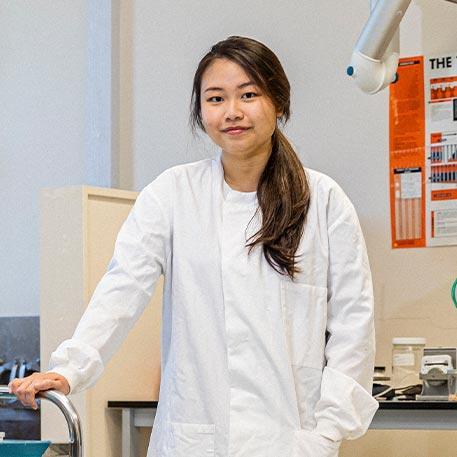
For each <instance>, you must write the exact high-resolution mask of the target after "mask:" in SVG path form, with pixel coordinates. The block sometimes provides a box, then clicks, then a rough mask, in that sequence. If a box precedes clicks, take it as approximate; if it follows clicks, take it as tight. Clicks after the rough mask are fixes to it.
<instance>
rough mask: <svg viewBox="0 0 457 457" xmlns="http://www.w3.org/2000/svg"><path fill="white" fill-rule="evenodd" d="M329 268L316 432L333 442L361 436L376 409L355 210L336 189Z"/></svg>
mask: <svg viewBox="0 0 457 457" xmlns="http://www.w3.org/2000/svg"><path fill="white" fill-rule="evenodd" d="M327 221H328V243H329V266H328V284H327V288H328V292H327V301H328V304H327V332H328V339H327V343H326V347H325V358H326V366H325V367H324V371H323V375H322V383H321V396H320V399H319V401H318V403H317V405H316V412H315V418H316V429H315V430H314V432H316V433H317V434H319V435H321V436H323V437H326V438H328V439H330V440H332V441H340V440H342V439H355V438H358V437H360V436H361V435H363V434H364V433H365V432H366V430H367V428H368V426H369V425H370V422H371V420H372V418H373V416H374V414H375V412H376V410H377V408H378V402H377V401H376V400H375V399H373V397H372V394H371V390H372V378H373V368H374V353H375V333H374V315H373V314H374V309H373V288H372V280H371V272H370V266H369V263H368V256H367V252H366V246H365V241H364V238H363V234H362V230H361V227H360V224H359V220H358V218H357V214H356V212H355V209H354V207H353V205H352V203H351V202H350V200H349V199H348V197H347V196H346V195H345V194H344V192H343V191H342V190H341V188H340V187H339V186H337V185H335V186H334V187H333V188H332V190H331V192H330V196H329V200H328V207H327Z"/></svg>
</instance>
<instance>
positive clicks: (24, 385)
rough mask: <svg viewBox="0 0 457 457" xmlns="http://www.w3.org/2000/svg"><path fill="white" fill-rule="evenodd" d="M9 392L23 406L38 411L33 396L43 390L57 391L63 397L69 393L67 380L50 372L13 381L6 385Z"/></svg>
mask: <svg viewBox="0 0 457 457" xmlns="http://www.w3.org/2000/svg"><path fill="white" fill-rule="evenodd" d="M8 387H9V389H10V392H11V393H12V394H14V395H16V396H17V398H18V399H19V401H20V402H21V403H22V404H23V405H24V406H30V407H32V408H33V409H38V406H37V404H36V400H35V395H36V394H37V393H38V392H42V391H44V390H51V389H52V390H58V391H59V392H62V393H63V394H65V395H68V394H69V393H70V385H69V384H68V381H67V379H66V378H65V377H64V376H62V375H60V374H57V373H53V372H52V371H50V372H48V373H33V374H31V375H30V376H27V377H26V378H20V379H14V380H13V381H11V382H10V383H9V384H8Z"/></svg>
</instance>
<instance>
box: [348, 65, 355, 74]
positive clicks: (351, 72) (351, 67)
mask: <svg viewBox="0 0 457 457" xmlns="http://www.w3.org/2000/svg"><path fill="white" fill-rule="evenodd" d="M346 73H347V74H348V76H352V75H353V74H354V67H353V66H352V65H351V66H349V67H347V68H346Z"/></svg>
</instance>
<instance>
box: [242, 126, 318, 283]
mask: <svg viewBox="0 0 457 457" xmlns="http://www.w3.org/2000/svg"><path fill="white" fill-rule="evenodd" d="M257 199H258V201H259V208H260V210H261V213H262V227H261V228H260V230H259V231H258V232H257V233H255V234H254V235H252V236H251V237H250V238H249V239H248V243H247V245H246V246H247V247H249V252H251V250H252V249H254V247H255V246H256V245H258V244H260V245H262V248H263V253H264V256H265V259H266V260H267V262H268V263H269V264H270V265H271V267H272V268H274V269H275V270H276V271H277V272H278V273H280V274H282V275H288V276H289V277H290V278H291V279H294V277H295V275H296V274H297V273H299V272H300V269H299V268H298V267H297V255H296V252H297V249H298V246H299V244H300V240H301V238H302V235H303V230H304V224H305V220H306V215H307V213H308V209H309V202H310V189H309V184H308V180H307V178H306V174H305V170H304V168H303V165H302V164H301V162H300V159H299V158H298V156H297V154H296V152H295V151H294V149H293V147H292V146H291V144H290V143H289V141H288V140H287V138H286V137H285V135H284V134H283V133H282V132H281V131H280V130H279V129H278V128H277V127H276V129H275V131H274V133H273V136H272V152H271V155H270V158H269V160H268V162H267V164H266V166H265V169H264V170H263V173H262V175H261V176H260V180H259V184H258V187H257Z"/></svg>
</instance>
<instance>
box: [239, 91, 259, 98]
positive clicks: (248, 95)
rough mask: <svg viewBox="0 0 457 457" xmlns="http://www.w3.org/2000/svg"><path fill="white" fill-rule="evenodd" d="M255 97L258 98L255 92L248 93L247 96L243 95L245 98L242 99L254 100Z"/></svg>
mask: <svg viewBox="0 0 457 457" xmlns="http://www.w3.org/2000/svg"><path fill="white" fill-rule="evenodd" d="M254 97H257V94H256V93H255V92H246V93H245V94H243V97H242V98H248V99H249V98H254Z"/></svg>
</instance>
